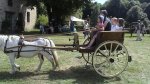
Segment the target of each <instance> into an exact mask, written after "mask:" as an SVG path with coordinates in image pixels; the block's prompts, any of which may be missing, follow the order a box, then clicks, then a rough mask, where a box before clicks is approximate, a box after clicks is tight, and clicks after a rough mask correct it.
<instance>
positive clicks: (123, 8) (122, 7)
mask: <svg viewBox="0 0 150 84" xmlns="http://www.w3.org/2000/svg"><path fill="white" fill-rule="evenodd" d="M127 4H128V1H127V0H110V1H108V2H107V3H105V6H104V7H103V9H106V10H107V11H108V15H109V16H112V17H123V18H125V17H126V12H127V10H128V8H127Z"/></svg>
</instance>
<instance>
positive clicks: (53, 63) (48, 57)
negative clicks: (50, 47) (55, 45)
mask: <svg viewBox="0 0 150 84" xmlns="http://www.w3.org/2000/svg"><path fill="white" fill-rule="evenodd" d="M42 54H43V55H44V56H45V57H46V58H47V59H48V60H49V61H50V62H51V63H52V67H53V70H55V69H56V66H55V62H54V58H53V57H52V56H51V55H50V54H49V52H46V51H44V52H43V53H42Z"/></svg>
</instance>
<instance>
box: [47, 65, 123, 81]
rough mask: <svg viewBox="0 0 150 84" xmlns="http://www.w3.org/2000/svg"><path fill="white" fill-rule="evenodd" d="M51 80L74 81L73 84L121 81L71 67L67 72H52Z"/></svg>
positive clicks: (83, 68) (93, 71)
mask: <svg viewBox="0 0 150 84" xmlns="http://www.w3.org/2000/svg"><path fill="white" fill-rule="evenodd" d="M49 79H50V80H67V79H74V80H75V81H74V82H73V84H74V83H75V84H76V83H77V84H103V83H106V82H108V81H110V80H111V81H120V78H118V77H116V78H112V79H111V78H104V77H102V76H100V75H98V74H97V73H96V72H95V70H93V69H86V68H85V67H84V66H76V67H70V68H69V69H67V70H61V71H50V72H49Z"/></svg>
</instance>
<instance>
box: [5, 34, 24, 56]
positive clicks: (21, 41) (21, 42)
mask: <svg viewBox="0 0 150 84" xmlns="http://www.w3.org/2000/svg"><path fill="white" fill-rule="evenodd" d="M8 40H9V36H8V38H7V40H6V42H5V46H4V53H11V52H14V51H12V50H7V43H8ZM23 41H24V39H23V38H21V37H20V38H19V41H18V51H17V52H18V54H17V57H16V58H19V57H20V52H21V49H22V47H23V46H24V43H23Z"/></svg>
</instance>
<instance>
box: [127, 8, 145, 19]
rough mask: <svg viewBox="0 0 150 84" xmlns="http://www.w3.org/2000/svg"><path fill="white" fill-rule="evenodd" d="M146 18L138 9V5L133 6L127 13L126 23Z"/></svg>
mask: <svg viewBox="0 0 150 84" xmlns="http://www.w3.org/2000/svg"><path fill="white" fill-rule="evenodd" d="M146 17H147V14H146V13H144V12H143V9H142V8H140V7H139V6H138V5H136V6H133V7H132V8H130V9H129V11H128V12H127V21H128V22H135V21H137V20H144V18H146Z"/></svg>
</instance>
